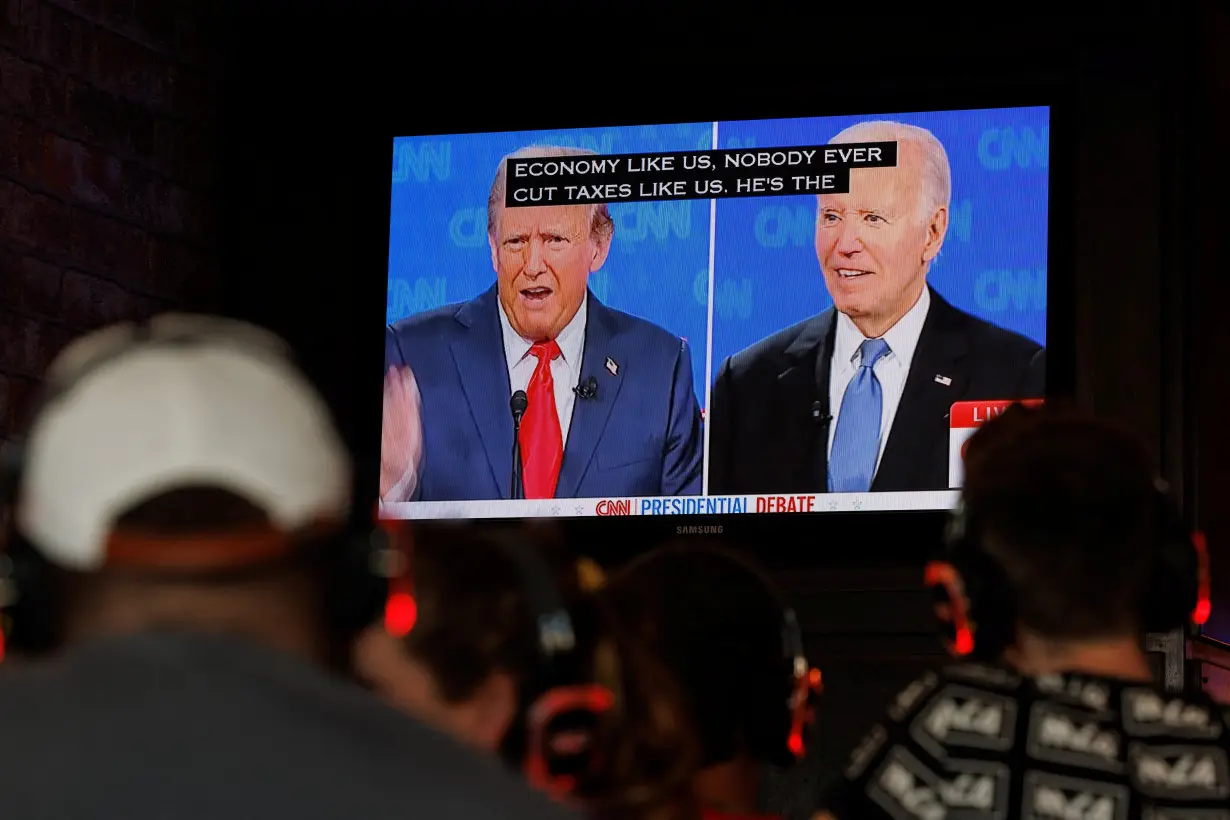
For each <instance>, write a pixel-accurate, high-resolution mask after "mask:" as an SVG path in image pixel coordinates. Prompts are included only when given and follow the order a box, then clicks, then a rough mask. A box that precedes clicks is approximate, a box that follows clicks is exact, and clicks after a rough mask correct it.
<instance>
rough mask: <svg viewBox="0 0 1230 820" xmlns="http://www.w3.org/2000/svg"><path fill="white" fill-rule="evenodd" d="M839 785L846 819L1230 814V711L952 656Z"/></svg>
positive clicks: (1043, 819)
mask: <svg viewBox="0 0 1230 820" xmlns="http://www.w3.org/2000/svg"><path fill="white" fill-rule="evenodd" d="M827 792H828V793H827V794H826V795H825V797H824V800H823V804H824V808H826V809H827V810H828V811H829V813H831V814H832V815H833V816H834V817H835V818H837V820H864V818H885V819H886V820H887V819H888V818H891V820H1018V819H1019V820H1230V715H1228V714H1227V712H1226V711H1225V709H1224V708H1223V707H1219V706H1217V705H1216V704H1214V703H1213V701H1212V700H1210V699H1208V698H1206V697H1203V696H1177V695H1168V694H1165V693H1164V692H1162V691H1160V690H1159V689H1157V688H1155V687H1153V686H1151V685H1148V684H1141V683H1132V682H1128V681H1122V680H1115V679H1111V678H1101V677H1094V676H1088V675H1050V676H1044V677H1038V678H1026V677H1022V676H1020V675H1018V674H1016V673H1014V672H1011V671H1009V670H1007V669H1003V668H999V667H992V666H982V665H977V664H969V663H962V664H953V665H950V666H948V667H946V668H945V669H943V670H942V671H941V672H938V673H935V672H932V673H928V674H926V675H924V676H923V677H921V678H919V679H918V680H916V681H914V683H912V684H910V685H909V686H907V687H906V688H905V689H903V690H902V691H901V692H900V693H899V694H898V695H897V697H896V699H895V700H894V702H893V704H892V705H891V706H890V707H889V709H888V711H887V714H886V716H885V719H884V720H883V721H881V722H880V723H879V724H878V725H876V726H875V727H874V728H873V729H872V730H871V732H869V733H868V734H867V735H866V737H864V738H863V741H862V742H861V743H860V744H859V745H858V747H857V748H856V749H855V750H854V752H853V754H852V755H851V757H850V760H849V762H848V764H847V766H846V768H845V770H844V772H843V773H842V776H841V777H840V778H838V779H837V780H836V781H835V782H834V783H833V784H832V786H831V788H830V789H828V790H827Z"/></svg>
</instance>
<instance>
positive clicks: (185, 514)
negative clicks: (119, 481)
mask: <svg viewBox="0 0 1230 820" xmlns="http://www.w3.org/2000/svg"><path fill="white" fill-rule="evenodd" d="M268 523H269V515H268V513H266V512H265V511H264V510H262V509H261V508H260V507H258V506H256V505H255V504H253V503H252V502H251V501H249V500H247V499H246V498H243V497H242V496H239V495H236V494H235V493H233V492H231V491H229V490H223V489H220V488H217V487H183V488H179V489H175V490H169V491H167V492H165V493H159V494H158V495H156V496H153V497H151V498H148V499H146V500H144V501H142V502H140V503H138V504H135V505H133V506H132V507H130V508H129V509H127V510H125V511H124V512H123V513H121V514H120V515H119V516H118V517H117V518H116V521H115V527H116V529H132V530H138V531H140V532H144V533H148V534H150V535H161V536H168V537H173V536H181V535H196V534H207V533H211V532H225V531H228V530H233V529H236V528H243V527H253V526H258V525H261V524H268Z"/></svg>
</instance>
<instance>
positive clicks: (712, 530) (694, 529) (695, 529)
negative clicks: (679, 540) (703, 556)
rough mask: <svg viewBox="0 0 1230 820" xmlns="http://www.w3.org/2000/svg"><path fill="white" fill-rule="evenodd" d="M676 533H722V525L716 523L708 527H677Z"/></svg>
mask: <svg viewBox="0 0 1230 820" xmlns="http://www.w3.org/2000/svg"><path fill="white" fill-rule="evenodd" d="M675 534H676V535H721V534H722V525H721V524H716V525H713V526H707V527H699V526H692V527H675Z"/></svg>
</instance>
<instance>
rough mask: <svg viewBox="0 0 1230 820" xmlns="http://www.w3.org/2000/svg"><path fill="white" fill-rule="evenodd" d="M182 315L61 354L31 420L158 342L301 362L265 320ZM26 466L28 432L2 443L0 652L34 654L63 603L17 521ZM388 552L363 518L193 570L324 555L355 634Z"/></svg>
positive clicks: (343, 621) (56, 623)
mask: <svg viewBox="0 0 1230 820" xmlns="http://www.w3.org/2000/svg"><path fill="white" fill-rule="evenodd" d="M176 320H177V321H176V323H175V324H174V325H173V326H172V325H169V324H166V323H164V324H162V325H160V326H159V327H158V328H157V329H155V328H154V327H152V326H151V324H150V323H149V322H141V323H134V324H131V325H117V326H115V327H113V328H109V329H108V330H107V331H105V333H107V334H110V336H109V338H108V339H107V342H108V343H107V344H102V345H99V346H96V347H95V348H94V349H92V350H91V351H90V352H89V354H88V355H87V356H85V357H77V359H76V360H72V358H71V357H70V358H69V359H68V360H67V361H63V360H62V361H60V362H58V363H57V364H58V368H57V370H56V371H55V372H52V373H50V374H48V380H47V382H46V383H45V384H44V385H43V387H42V390H41V392H40V395H39V397H38V399H37V401H36V405H35V407H34V408H32V412H31V413H30V414H29V423H28V425H27V426H28V427H32V426H33V425H34V424H36V423H37V421H38V419H39V417H40V416H41V415H42V414H43V413H44V412H46V411H47V410H48V408H49V407H51V406H52V405H54V404H55V403H57V402H59V401H62V400H63V399H64V398H65V397H66V396H68V395H71V394H72V393H73V392H74V390H75V389H76V388H77V387H78V386H79V385H80V384H82V382H83V381H85V380H86V379H87V378H88V377H89V376H90V375H91V374H93V373H95V372H97V371H98V370H99V369H101V368H102V367H103V366H105V365H107V364H111V363H114V362H115V361H117V360H119V359H121V358H123V357H125V356H128V355H130V354H132V353H134V352H137V351H143V350H148V349H149V348H150V347H151V346H158V347H182V346H233V347H237V348H239V349H241V350H243V351H244V352H245V353H249V354H251V355H253V356H265V357H275V358H277V359H278V360H280V361H282V362H284V363H286V364H288V365H290V366H292V367H296V369H297V366H296V363H295V360H294V356H293V354H292V353H291V351H290V349H289V347H288V346H286V345H285V343H284V342H282V340H281V339H279V338H278V337H276V336H274V335H272V334H269V333H267V332H265V331H263V330H261V329H260V328H256V327H253V326H250V325H247V324H245V323H242V322H237V321H228V320H222V319H216V318H214V317H190V316H179V317H176ZM25 467H26V447H25V443H24V442H23V441H22V440H21V439H17V440H13V441H10V442H7V443H6V444H5V446H4V448H3V451H0V516H2V519H0V524H2V525H3V536H2V537H3V539H4V540H3V541H2V542H0V659H2V658H3V656H4V654H5V650H6V649H12V650H15V651H20V652H23V653H27V654H37V653H40V652H44V651H47V650H49V649H51V648H53V647H54V646H55V645H56V644H57V643H58V641H59V638H60V633H61V629H60V625H61V617H62V615H61V613H62V607H61V600H60V590H59V586H58V584H57V583H56V573H54V572H53V570H52V567H51V565H50V563H49V562H48V561H47V560H46V559H45V558H44V557H43V556H42V554H41V553H40V552H39V550H38V548H37V545H35V544H32V543H31V542H30V541H29V540H27V539H26V538H25V537H24V536H23V535H22V533H21V532H20V530H19V527H18V526H17V522H16V508H17V504H18V502H19V500H20V493H21V490H22V482H23V473H24V471H25ZM387 553H388V544H387V539H386V537H385V536H384V534H383V533H381V532H380V531H379V530H375V531H373V530H372V529H371V528H370V527H369V526H362V525H361V526H359V527H358V528H357V529H355V528H349V529H342V530H340V531H339V532H337V533H334V534H330V536H329V537H328V538H327V539H326V540H325V541H324V542H322V543H319V544H313V545H311V546H305V547H304V548H303V549H301V550H299V551H297V552H296V553H294V554H292V555H289V556H284V557H281V558H278V559H275V560H273V561H269V560H268V559H264V560H260V561H255V562H254V563H252V564H247V565H243V566H239V567H232V568H228V569H226V570H222V571H218V572H214V571H211V570H209V569H205V570H203V571H195V570H194V571H193V574H203V575H207V576H209V577H211V578H213V577H217V578H219V579H223V578H226V577H230V576H232V575H234V576H239V575H251V574H258V573H261V572H264V571H267V570H269V569H272V568H273V567H274V566H277V565H280V564H283V563H285V562H286V561H298V560H305V559H307V560H320V561H322V562H324V564H325V567H324V568H323V573H322V574H323V576H324V577H325V578H326V580H327V583H328V586H327V588H326V597H327V601H328V606H329V611H328V613H327V614H328V616H329V621H330V625H331V626H333V627H334V628H336V629H337V630H339V631H340V632H343V633H345V634H353V633H354V632H357V631H358V630H359V629H362V628H363V627H364V626H366V625H367V624H369V623H371V622H373V621H375V620H376V619H377V618H378V616H379V612H380V607H381V606H382V605H383V603H384V602H385V599H386V597H387V585H388V579H387V576H386V574H385V566H386V564H387V560H385V557H386V555H387ZM168 572H171V573H175V572H177V571H175V570H166V569H163V568H151V569H150V574H165V573H168ZM179 574H181V575H182V574H183V573H182V572H180V573H179Z"/></svg>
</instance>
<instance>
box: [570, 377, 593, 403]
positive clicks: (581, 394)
mask: <svg viewBox="0 0 1230 820" xmlns="http://www.w3.org/2000/svg"><path fill="white" fill-rule="evenodd" d="M572 392H573V393H576V394H577V398H579V399H596V398H598V380H597V379H595V378H594V377H593V376H590V377H589V378H588V379H586V380H585V381H584V382H582V383H581V384H578V385H577V386H576V387H574V388H572Z"/></svg>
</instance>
